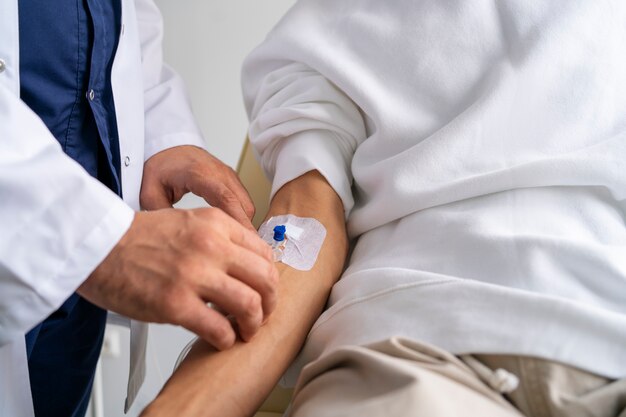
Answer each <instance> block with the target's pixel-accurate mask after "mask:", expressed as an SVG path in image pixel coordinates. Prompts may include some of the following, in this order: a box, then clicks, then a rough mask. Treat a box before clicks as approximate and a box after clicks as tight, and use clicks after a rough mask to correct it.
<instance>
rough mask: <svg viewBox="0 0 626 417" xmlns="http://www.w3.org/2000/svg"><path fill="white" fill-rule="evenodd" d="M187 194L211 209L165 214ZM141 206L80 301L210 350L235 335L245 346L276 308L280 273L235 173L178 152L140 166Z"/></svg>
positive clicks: (189, 151)
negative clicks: (185, 334) (171, 328)
mask: <svg viewBox="0 0 626 417" xmlns="http://www.w3.org/2000/svg"><path fill="white" fill-rule="evenodd" d="M189 191H191V192H194V193H195V194H197V195H199V196H201V197H203V198H204V199H205V200H207V202H209V204H211V205H213V207H212V208H202V209H195V210H177V209H172V208H171V206H172V204H174V203H175V202H176V201H178V200H180V198H181V197H182V196H183V195H184V194H185V193H187V192H189ZM140 198H141V204H142V206H143V208H144V209H148V210H153V211H143V212H139V213H136V214H135V218H134V220H133V222H132V224H131V226H130V228H129V230H128V231H127V232H126V234H125V235H124V236H123V237H122V239H121V240H120V241H119V242H118V243H117V245H116V246H115V247H114V248H113V250H112V251H111V252H110V253H109V254H108V256H107V257H106V258H105V259H104V261H103V262H102V263H101V264H100V265H99V266H98V267H97V268H96V269H95V270H94V271H93V273H92V274H91V275H90V276H89V277H88V278H87V280H86V281H85V282H84V283H83V284H82V285H81V286H80V287H79V288H78V293H79V294H80V295H81V296H83V297H84V298H86V299H88V300H89V301H91V302H93V303H94V304H96V305H98V306H100V307H102V308H105V309H108V310H111V311H115V312H117V313H120V314H123V315H125V316H127V317H130V318H133V319H136V320H141V321H146V322H157V323H170V324H175V325H181V326H183V327H185V328H187V329H189V330H191V331H192V332H194V333H196V334H198V335H199V336H200V337H201V338H202V339H204V340H205V341H206V342H207V343H208V344H210V345H211V346H213V347H214V348H216V349H218V350H222V349H227V348H229V347H231V346H232V345H233V344H234V343H235V340H236V339H237V333H238V335H239V337H241V339H242V340H244V341H248V340H250V339H252V337H253V336H254V335H255V333H256V332H257V331H258V330H259V328H260V327H261V325H262V324H263V322H265V321H266V320H267V317H268V316H269V314H270V313H271V312H272V311H273V310H274V308H275V306H276V302H277V293H278V272H277V270H276V268H275V267H274V265H273V262H272V254H271V250H270V248H269V246H268V245H267V244H266V243H265V242H263V241H262V240H261V239H260V238H259V237H258V236H257V234H256V232H255V231H254V229H253V227H252V225H251V224H250V217H251V216H252V215H253V214H254V207H253V205H252V202H251V201H250V198H249V196H248V194H247V192H246V191H245V189H244V188H243V186H242V185H241V183H240V182H239V180H238V179H237V176H236V174H235V173H234V172H233V171H232V170H231V169H230V168H229V167H227V166H226V165H224V164H223V163H221V162H220V161H219V160H217V159H216V158H215V157H213V156H212V155H210V154H209V153H208V152H206V151H204V150H203V149H200V148H197V147H193V146H179V147H175V148H171V149H168V150H165V151H163V152H160V153H158V154H156V155H154V156H153V157H151V158H150V159H149V160H148V161H147V162H146V164H145V167H144V177H143V182H142V189H141V195H140ZM208 302H211V303H214V305H215V306H216V307H217V309H213V308H209V307H207V303H208ZM227 315H228V316H229V317H226V316H227Z"/></svg>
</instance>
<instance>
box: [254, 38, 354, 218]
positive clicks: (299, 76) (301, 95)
mask: <svg viewBox="0 0 626 417" xmlns="http://www.w3.org/2000/svg"><path fill="white" fill-rule="evenodd" d="M275 62H277V61H274V63H275ZM270 68H271V69H270ZM243 90H244V97H245V100H246V106H247V109H248V114H249V116H250V120H251V124H250V131H249V135H250V143H251V144H252V145H253V147H254V149H255V152H256V153H257V156H258V157H259V160H260V162H261V165H262V167H263V169H264V171H265V173H266V175H268V177H269V178H271V179H272V196H273V195H274V193H275V192H276V191H278V189H280V187H282V186H283V185H284V184H285V183H287V182H289V181H291V180H293V179H295V178H297V177H298V176H300V175H302V174H304V173H306V172H308V171H311V170H317V171H319V172H320V173H321V174H322V175H323V176H324V177H325V178H326V180H327V181H328V183H329V184H330V185H331V186H332V187H333V189H334V190H335V191H336V192H337V194H338V195H339V197H340V198H341V200H342V202H343V205H344V209H345V212H346V217H347V216H348V215H349V213H350V210H351V209H352V207H353V206H354V199H353V197H352V190H351V184H352V175H351V170H350V164H351V161H352V156H353V155H354V152H355V150H356V148H357V147H358V146H359V144H360V143H361V142H362V141H363V140H365V137H366V131H365V124H364V121H363V117H362V115H361V113H360V111H359V109H358V107H357V106H356V105H355V104H354V103H353V102H352V101H351V100H350V99H349V98H348V96H347V95H346V94H344V93H343V92H342V91H341V90H340V89H339V88H337V87H336V86H335V85H334V84H332V83H331V82H330V81H329V80H328V79H326V78H325V77H324V76H322V75H321V74H320V73H318V72H317V71H315V70H314V69H312V68H310V67H308V66H307V65H305V64H304V63H299V62H286V63H284V64H283V65H274V66H272V65H268V62H267V60H266V58H265V53H264V51H263V48H261V49H260V50H257V51H255V52H253V53H252V54H251V55H250V57H248V59H247V60H246V63H245V65H244V71H243Z"/></svg>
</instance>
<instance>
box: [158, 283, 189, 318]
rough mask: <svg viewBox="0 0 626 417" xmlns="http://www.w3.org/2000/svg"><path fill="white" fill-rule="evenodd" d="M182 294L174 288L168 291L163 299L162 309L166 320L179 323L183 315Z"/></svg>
mask: <svg viewBox="0 0 626 417" xmlns="http://www.w3.org/2000/svg"><path fill="white" fill-rule="evenodd" d="M183 298H184V297H183V296H181V294H180V292H179V291H178V290H176V289H172V290H170V291H168V292H167V293H166V295H165V297H164V299H163V305H162V309H163V312H164V313H165V316H166V318H167V319H168V321H170V322H172V323H174V324H179V323H181V322H182V321H183V320H184V317H185V307H184V306H185V303H184V302H182V301H183Z"/></svg>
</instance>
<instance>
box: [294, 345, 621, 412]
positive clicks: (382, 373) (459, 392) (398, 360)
mask: <svg viewBox="0 0 626 417" xmlns="http://www.w3.org/2000/svg"><path fill="white" fill-rule="evenodd" d="M498 368H502V369H506V370H508V371H509V372H510V373H512V374H514V375H516V376H517V377H518V378H519V385H518V387H517V388H516V389H515V390H513V391H512V392H511V393H510V394H509V395H507V396H503V395H502V394H501V393H500V392H499V391H498V390H497V388H504V390H506V388H507V385H508V388H512V386H511V383H510V379H511V378H508V382H507V381H506V380H507V378H504V380H503V379H502V378H501V377H503V375H504V376H505V377H507V376H510V375H509V374H507V372H504V371H498V372H495V373H494V372H492V371H491V369H498ZM512 379H513V380H515V378H514V377H512ZM504 382H506V383H504ZM490 385H491V386H490ZM514 385H515V384H514V383H513V386H514ZM492 386H495V388H496V389H494V388H493V387H492ZM286 415H288V416H290V417H331V416H332V417H335V416H336V417H340V416H341V417H400V416H402V417H422V416H423V417H443V416H446V417H447V416H450V417H452V416H455V417H456V416H477V417H500V416H502V417H520V416H528V417H544V416H545V417H566V416H567V417H583V416H584V417H591V416H593V417H626V379H625V380H620V381H611V380H608V379H605V378H602V377H599V376H596V375H593V374H590V373H587V372H584V371H581V370H578V369H575V368H572V367H569V366H566V365H562V364H558V363H555V362H550V361H545V360H541V359H536V358H527V357H518V356H496V355H475V356H472V357H463V360H462V359H459V358H457V357H456V356H454V355H452V354H450V353H448V352H445V351H443V350H441V349H438V348H435V347H432V346H428V345H425V344H422V343H416V342H413V341H408V340H405V339H398V338H392V339H389V340H387V341H384V342H380V343H376V344H373V345H369V346H364V347H363V346H351V347H345V348H342V349H340V350H337V351H335V352H333V353H332V354H330V355H327V356H326V357H323V358H321V359H319V360H317V361H316V362H313V363H311V364H310V365H308V366H307V367H306V368H305V369H304V371H303V372H302V375H301V377H300V381H299V382H298V386H297V387H296V390H295V393H294V397H293V402H292V405H291V408H290V410H289V411H288V413H287V414H286Z"/></svg>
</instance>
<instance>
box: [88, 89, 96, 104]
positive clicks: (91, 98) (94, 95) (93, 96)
mask: <svg viewBox="0 0 626 417" xmlns="http://www.w3.org/2000/svg"><path fill="white" fill-rule="evenodd" d="M87 98H88V99H89V101H93V99H94V98H96V92H95V91H93V89H91V90H89V92H88V93H87Z"/></svg>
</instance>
